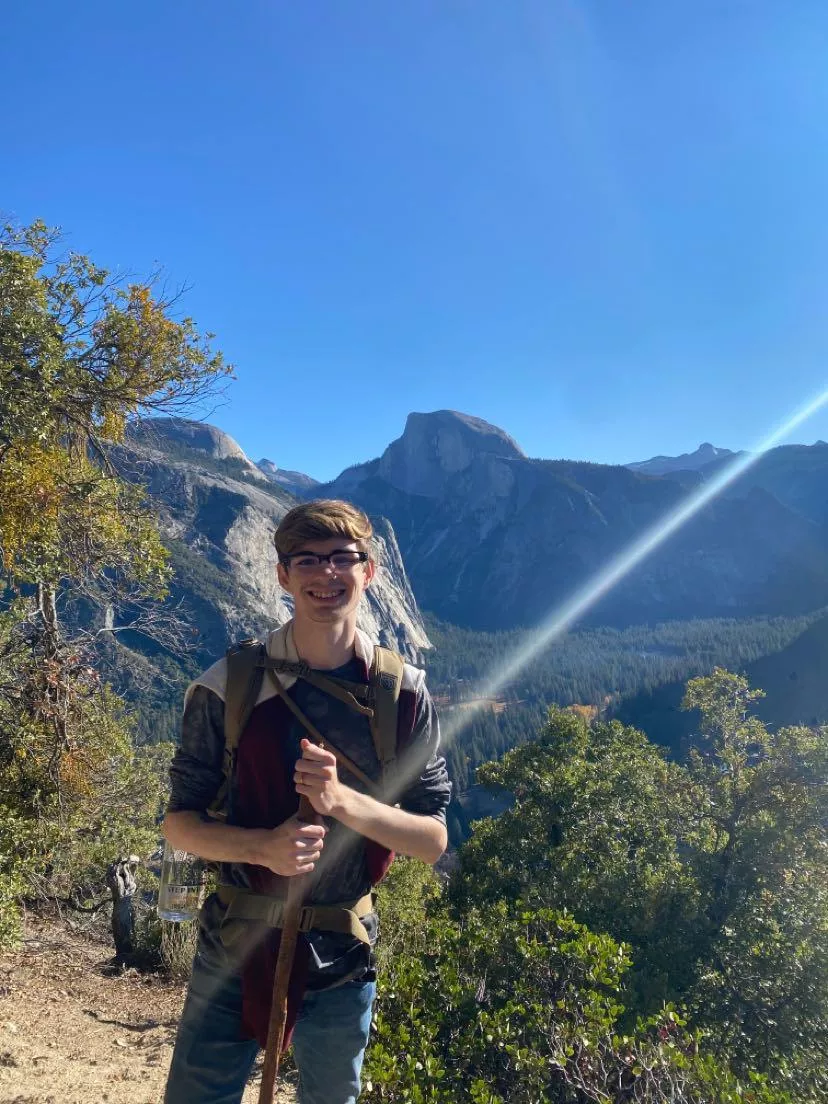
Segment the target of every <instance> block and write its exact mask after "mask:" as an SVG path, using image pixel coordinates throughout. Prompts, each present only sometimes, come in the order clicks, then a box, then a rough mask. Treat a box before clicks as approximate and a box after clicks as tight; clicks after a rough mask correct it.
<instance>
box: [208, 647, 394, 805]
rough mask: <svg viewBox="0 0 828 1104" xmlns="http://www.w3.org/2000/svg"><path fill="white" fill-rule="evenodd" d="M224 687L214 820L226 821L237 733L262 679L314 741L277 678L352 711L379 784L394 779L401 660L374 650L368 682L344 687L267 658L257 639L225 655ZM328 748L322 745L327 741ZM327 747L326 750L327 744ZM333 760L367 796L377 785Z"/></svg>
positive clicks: (288, 662)
mask: <svg viewBox="0 0 828 1104" xmlns="http://www.w3.org/2000/svg"><path fill="white" fill-rule="evenodd" d="M226 659H227V687H226V690H225V694H224V759H223V762H222V773H223V776H224V777H223V779H222V783H221V786H220V787H219V790H218V793H217V794H216V796H215V798H214V799H213V801H212V803H211V805H210V807H209V809H208V813H209V814H210V816H213V817H216V818H218V819H222V820H223V819H225V818H226V816H227V800H228V794H229V791H230V783H231V779H232V777H233V771H234V769H235V765H236V751H237V749H238V745H239V740H240V739H241V734H242V732H243V731H244V728H245V725H246V724H247V722H248V720H249V718H250V714H251V713H252V712H253V709H254V708H255V706H256V702H257V701H258V699H259V692H260V690H261V687H262V682H263V680H264V677H265V674H266V673H267V674H269V675H270V677H271V678H272V679H273V681H274V683H275V686H276V691H277V693H278V694H279V695H280V697H282V699H283V700H284V701H285V703H286V705H287V706H288V708H290V710H291V711H292V712H293V713H294V715H295V716H296V717H297V718H298V719H299V721H300V722H301V723H302V724H303V725H304V726H305V728H306V729H307V730H308V732H309V734H310V735H311V736H312V737H314V738H315V739H316V740H317V742H320V740H321V739H322V736H321V733H319V732H318V731H317V730H316V729H315V728H314V726H313V725H312V724H311V722H310V721H309V720H308V719H307V717H305V716H304V714H303V713H302V712H301V710H300V709H299V708H298V706H296V704H295V703H294V702H293V700H292V698H290V697H289V696H288V694H287V692H286V691H285V689H284V687H283V686H282V684H281V682H280V680H279V677H278V675H279V673H282V674H287V675H292V676H293V677H295V678H302V679H305V681H306V682H309V683H311V685H313V686H316V687H317V689H319V690H323V691H324V692H325V693H327V694H330V695H331V696H332V697H335V698H338V699H339V700H340V701H343V702H345V704H346V705H348V706H349V707H350V708H352V709H353V710H354V711H355V712H358V713H362V714H363V715H365V716H367V717H368V718H369V724H370V728H371V737H372V739H373V742H374V750H375V751H376V754H377V758H378V759H379V762H380V767H381V771H382V780H383V782H384V783H387V782H388V781H389V780H390V779H391V778H393V775H394V771H395V769H396V763H397V713H398V705H399V697H400V688H401V686H402V677H403V670H404V668H405V661H404V660H403V658H402V656H400V655H398V654H397V653H396V652H394V651H391V649H390V648H383V647H381V646H380V645H378V644H376V645H374V658H373V660H372V662H371V668H370V670H369V672H368V679H369V681H368V682H367V683H354V682H348V681H346V680H345V679H338V678H333V677H331V676H329V675H324V674H322V673H321V672H319V671H313V670H311V669H310V668H309V667H308V665H307V664H306V663H303V662H298V663H296V662H292V661H291V660H285V659H272V658H271V657H270V656H269V655H268V654H267V648H266V646H265V644H263V643H262V642H261V641H260V640H252V639H251V640H242V641H240V642H239V643H238V644H236V645H235V646H234V647H232V648H230V649H229V650H228V652H227V656H226ZM326 743H327V741H326ZM328 747H331V745H330V744H329V743H328ZM331 750H332V751H334V752H335V753H337V758H338V759H340V760H344V761H345V764H346V766H348V767H349V769H351V770H352V771H353V772H354V773H356V774H357V775H358V776H359V777H360V778H362V780H363V782H365V783H366V785H368V786H369V788H370V789H371V790H372V791H376V790H377V786H376V784H375V783H373V782H372V781H371V780H370V779H368V778H367V777H366V776H365V775H364V774H363V773H362V772H361V771H360V770H359V768H357V767H356V766H355V765H354V764H353V763H351V762H350V761H349V760H347V759H346V758H345V757H344V756H342V755H341V754H340V753H338V752H337V749H335V748H333V747H331Z"/></svg>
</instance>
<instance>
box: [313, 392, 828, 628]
mask: <svg viewBox="0 0 828 1104" xmlns="http://www.w3.org/2000/svg"><path fill="white" fill-rule="evenodd" d="M701 478H703V476H702V475H701V474H700V475H698V476H696V477H694V480H696V481H697V480H698V479H701ZM317 493H320V494H326V495H327V494H329V495H333V496H341V497H344V498H349V499H351V500H352V501H354V502H356V503H358V504H359V505H360V506H362V507H363V508H364V509H366V510H368V511H369V512H374V513H381V514H383V515H384V516H386V517H388V518H389V519H390V520H391V522H392V524H393V525H394V529H395V532H396V534H397V538H398V540H399V542H400V546H401V549H402V553H403V557H404V559H405V562H406V566H407V568H408V571H409V574H410V576H411V579H412V583H413V586H414V591H415V593H416V595H417V600H418V602H419V604H420V606H421V607H422V608H424V609H427V610H430V611H433V612H434V613H436V614H438V615H439V616H440V617H442V618H444V619H446V620H448V621H452V622H455V623H457V624H464V625H468V626H472V627H479V628H507V627H513V626H516V625H531V624H537V623H538V622H539V621H540V620H542V618H543V616H544V615H545V614H546V613H548V612H549V611H550V610H552V609H553V608H554V607H555V606H556V605H557V604H558V603H560V602H562V601H564V600H565V599H566V598H567V597H568V596H570V595H571V594H572V593H573V592H574V590H575V589H576V588H577V587H578V586H579V585H581V584H582V583H584V582H585V581H586V580H587V579H589V578H591V577H593V576H594V575H595V574H596V573H597V572H599V571H600V570H601V568H602V567H603V566H604V565H605V564H606V563H607V562H608V561H609V559H610V558H611V557H612V556H613V555H614V554H615V553H617V552H618V551H620V550H621V549H622V548H623V547H624V546H625V545H626V544H628V543H629V542H630V541H632V540H633V539H634V538H635V537H637V536H638V535H639V534H640V533H641V532H642V531H643V530H644V529H646V528H647V527H649V526H650V525H652V524H654V523H656V522H657V521H658V520H659V519H660V518H662V517H663V516H664V515H665V514H666V513H667V512H668V511H669V510H671V509H672V508H673V507H675V506H676V505H677V504H678V503H679V502H681V501H682V500H683V498H684V496H685V494H686V488H685V487H683V486H682V485H681V483H680V482H678V481H677V480H675V479H671V478H658V477H651V476H647V475H643V474H641V473H638V472H634V471H630V470H629V469H628V468H624V467H609V466H604V465H597V464H586V463H574V462H569V461H548V460H530V459H528V458H527V457H526V456H525V455H524V454H523V453H522V452H521V450H520V449H519V448H518V446H517V445H516V444H515V443H514V442H513V441H512V440H511V438H510V437H508V436H507V435H506V434H505V433H503V432H502V431H500V430H497V429H496V428H495V427H492V426H489V425H488V424H487V423H485V422H480V421H479V420H477V419H471V418H468V417H466V416H463V415H457V414H453V413H452V412H450V411H439V412H438V413H436V414H434V415H425V414H420V415H412V416H411V417H410V418H409V420H408V423H407V425H406V429H405V432H404V434H403V436H402V437H401V438H400V439H399V440H398V441H395V442H394V443H393V444H392V445H390V446H389V447H388V449H386V451H385V453H384V454H383V456H382V457H380V458H379V459H378V460H374V461H371V462H370V463H368V464H363V465H359V466H357V467H353V468H349V469H347V470H346V471H345V472H343V473H342V475H341V476H339V477H338V478H337V479H336V480H334V481H333V482H332V483H330V484H327V485H324V486H320V487H319V488H318V489H317ZM826 543H828V542H826V533H825V527H824V525H822V524H821V523H819V522H817V521H815V520H814V517H813V515H810V516H805V515H804V514H803V513H802V512H801V511H796V510H793V509H791V507H790V505H789V504H787V503H786V502H784V501H782V500H781V499H780V497H779V496H778V495H776V494H774V493H772V492H771V491H769V490H768V489H767V487H765V486H763V485H761V484H758V483H756V484H753V485H745V486H744V487H743V488H742V490H741V492H740V493H736V491H735V490H734V493H733V494H732V495H723V496H722V497H721V498H719V499H718V500H716V501H715V502H713V503H711V504H710V505H709V506H708V507H707V508H706V509H705V510H704V511H702V512H701V513H700V514H699V515H698V516H697V517H696V518H695V519H694V520H693V521H692V522H690V523H688V524H687V525H686V526H685V527H684V528H683V529H682V530H681V531H680V532H679V533H677V534H676V535H675V536H674V537H673V538H672V539H671V540H670V541H668V542H667V543H666V544H665V545H664V546H663V547H662V548H661V549H660V550H659V551H658V552H657V553H656V554H655V555H653V556H652V557H651V558H650V559H649V560H647V561H646V562H645V563H644V564H642V565H641V566H640V567H639V568H637V569H636V570H635V571H634V572H632V573H631V574H630V575H629V576H628V577H627V578H626V579H625V580H624V581H623V582H622V583H621V584H619V585H618V586H617V587H616V588H614V590H613V591H612V592H611V593H610V594H609V595H608V596H607V597H606V598H605V599H604V600H603V601H602V602H601V604H600V605H599V606H598V607H596V609H595V611H594V612H593V614H592V615H591V620H592V621H593V622H596V623H604V624H614V625H623V624H631V623H641V622H644V621H648V620H659V619H662V620H663V619H669V618H676V617H681V618H686V617H701V616H739V615H743V614H748V613H776V612H784V613H789V612H800V611H803V610H806V609H813V608H815V607H816V606H818V605H820V604H822V603H824V602H826V601H828V568H827V567H826V561H827V560H828V557H826V555H825V552H826Z"/></svg>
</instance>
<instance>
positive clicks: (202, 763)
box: [167, 686, 224, 813]
mask: <svg viewBox="0 0 828 1104" xmlns="http://www.w3.org/2000/svg"><path fill="white" fill-rule="evenodd" d="M223 762H224V702H223V701H222V700H221V698H220V697H219V696H218V694H216V693H214V692H213V691H212V690H208V688H207V687H206V686H196V687H195V688H194V690H193V692H192V694H190V697H189V699H188V701H187V705H186V707H185V709H184V718H183V720H182V722H181V743H180V744H179V746H178V749H177V750H176V753H175V755H174V756H173V760H172V763H171V764H170V800H169V802H168V804H167V812H168V813H180V812H184V811H195V812H204V811H205V810H206V809H207V808H208V806H209V805H210V802H211V801H212V800H213V798H214V797H215V796H216V794H217V793H218V790H219V787H220V786H221V784H222V782H223V780H224V772H223V769H222V767H223Z"/></svg>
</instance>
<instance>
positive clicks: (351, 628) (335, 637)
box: [293, 619, 356, 671]
mask: <svg viewBox="0 0 828 1104" xmlns="http://www.w3.org/2000/svg"><path fill="white" fill-rule="evenodd" d="M355 640H356V624H355V622H351V621H350V620H348V621H339V622H335V623H333V624H330V625H325V624H319V623H318V622H316V621H305V620H301V621H297V620H295V619H294V622H293V643H294V644H295V645H296V651H297V652H298V653H299V658H300V659H303V660H304V661H305V663H307V665H308V666H309V667H315V668H316V669H317V670H319V671H332V670H334V668H336V667H342V666H343V665H344V664H345V663H347V662H348V660H350V659H353V657H354V651H355V643H354V642H355Z"/></svg>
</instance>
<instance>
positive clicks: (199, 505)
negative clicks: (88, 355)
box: [119, 419, 430, 661]
mask: <svg viewBox="0 0 828 1104" xmlns="http://www.w3.org/2000/svg"><path fill="white" fill-rule="evenodd" d="M165 421H166V420H161V419H157V420H154V422H155V423H156V424H153V425H150V426H149V427H144V426H140V427H135V428H134V429H133V430H132V431H131V432H130V435H129V442H128V445H127V447H126V448H125V449H123V450H121V451H120V453H119V466H120V467H121V469H122V470H123V471H125V472H126V473H127V474H128V475H129V478H130V479H133V480H134V481H138V482H141V483H143V484H144V485H145V486H146V487H147V488H148V490H149V493H150V494H151V495H152V497H153V499H154V501H155V503H156V504H157V506H158V508H159V511H160V515H161V520H162V528H163V531H164V534H165V536H166V538H167V539H168V541H169V542H170V547H171V549H172V554H173V563H174V566H175V569H176V578H175V583H174V599H175V600H182V601H183V602H184V606H185V608H186V609H187V610H188V611H190V612H189V616H191V618H192V621H193V625H194V627H195V628H197V630H198V632H199V652H200V653H201V654H202V655H203V656H204V657H208V656H217V655H220V654H221V653H222V652H223V651H224V649H226V647H227V646H228V644H229V643H231V642H233V641H234V640H238V639H241V638H243V637H246V636H259V635H261V634H262V633H263V632H264V631H265V630H266V629H267V628H269V627H273V626H274V625H279V624H282V623H284V621H286V620H287V619H288V618H289V617H290V615H291V605H290V598H289V596H288V595H287V594H286V593H285V592H284V591H283V590H282V588H281V587H280V586H279V584H278V582H277V579H276V551H275V548H274V547H273V530H274V528H275V527H276V525H277V524H278V522H279V521H280V519H281V518H282V517H284V515H285V513H286V512H287V511H288V510H289V509H290V508H291V507H292V506H294V505H295V504H296V501H297V500H296V499H295V498H294V497H293V496H292V495H290V494H289V493H288V492H287V491H285V490H284V489H283V488H282V487H280V486H279V485H278V484H274V483H271V482H270V481H269V480H267V479H266V477H265V476H264V475H263V473H262V472H260V471H259V469H258V468H256V466H255V465H254V464H251V463H250V461H249V460H248V459H247V457H246V456H245V454H244V452H243V451H242V449H240V448H239V446H238V445H237V444H236V443H235V441H233V440H232V438H229V437H227V435H226V434H223V433H221V431H219V430H215V429H213V427H210V426H202V425H201V424H200V423H185V422H184V421H183V419H174V420H173V419H171V420H169V421H172V422H174V423H175V424H173V425H167V424H165ZM158 423H160V424H158ZM190 442H193V443H192V444H190ZM250 469H253V470H252V471H251V470H250ZM375 550H376V556H377V561H378V565H379V571H378V573H377V577H376V579H375V581H374V584H373V586H372V587H371V588H370V590H369V598H368V601H367V602H366V603H365V605H364V608H363V613H362V616H361V619H360V626H361V627H362V628H363V629H365V631H366V632H368V633H369V634H370V635H371V636H373V637H374V638H375V639H376V640H378V641H379V642H380V643H384V644H388V645H389V646H391V647H394V648H396V649H398V650H399V651H400V652H402V653H403V654H404V655H405V656H407V657H408V658H409V659H411V660H414V661H416V660H417V658H418V657H419V655H420V653H421V652H422V650H423V649H425V648H428V647H430V643H429V640H428V637H427V635H426V632H425V629H424V627H423V623H422V618H421V616H420V613H419V610H418V608H417V604H416V602H415V600H414V596H413V594H412V591H411V587H410V584H409V582H408V579H407V577H406V573H405V568H404V566H403V562H402V558H401V556H400V550H399V547H398V545H397V541H396V538H395V536H394V531H393V528H392V527H391V525H390V524H389V523H388V521H386V520H385V519H383V518H378V519H376V535H375Z"/></svg>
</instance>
